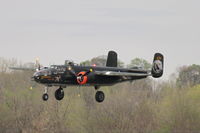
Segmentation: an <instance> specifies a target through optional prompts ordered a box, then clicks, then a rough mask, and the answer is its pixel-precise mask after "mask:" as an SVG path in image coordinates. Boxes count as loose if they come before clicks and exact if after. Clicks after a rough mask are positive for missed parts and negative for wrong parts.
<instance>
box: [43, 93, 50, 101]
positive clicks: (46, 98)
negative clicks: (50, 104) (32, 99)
mask: <svg viewBox="0 0 200 133" xmlns="http://www.w3.org/2000/svg"><path fill="white" fill-rule="evenodd" d="M42 99H43V101H47V100H48V99H49V95H48V94H47V93H45V94H43V96H42Z"/></svg>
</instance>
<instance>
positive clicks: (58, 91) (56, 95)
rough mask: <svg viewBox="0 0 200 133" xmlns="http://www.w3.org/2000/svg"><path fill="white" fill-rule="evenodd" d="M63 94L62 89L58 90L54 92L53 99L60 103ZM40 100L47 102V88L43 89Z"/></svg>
mask: <svg viewBox="0 0 200 133" xmlns="http://www.w3.org/2000/svg"><path fill="white" fill-rule="evenodd" d="M64 96H65V94H64V90H63V88H62V87H60V88H58V89H57V90H56V91H55V98H56V100H58V101H60V100H62V99H63V98H64ZM42 99H43V100H44V101H47V100H48V99H49V95H48V87H45V89H44V94H43V96H42Z"/></svg>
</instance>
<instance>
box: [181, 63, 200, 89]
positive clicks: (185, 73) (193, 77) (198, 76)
mask: <svg viewBox="0 0 200 133" xmlns="http://www.w3.org/2000/svg"><path fill="white" fill-rule="evenodd" d="M177 84H178V85H179V87H181V88H183V87H190V86H194V85H197V84H200V65H195V64H193V65H191V66H184V67H181V68H180V70H179V75H178V79H177Z"/></svg>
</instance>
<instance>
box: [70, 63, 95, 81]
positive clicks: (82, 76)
mask: <svg viewBox="0 0 200 133" xmlns="http://www.w3.org/2000/svg"><path fill="white" fill-rule="evenodd" d="M68 70H69V72H70V73H71V74H72V75H73V76H75V77H76V79H77V81H78V83H79V84H85V83H86V82H87V77H86V76H87V75H89V74H90V73H91V72H93V69H90V70H88V71H86V72H79V73H78V74H76V72H75V71H74V70H73V68H72V67H71V66H69V67H68Z"/></svg>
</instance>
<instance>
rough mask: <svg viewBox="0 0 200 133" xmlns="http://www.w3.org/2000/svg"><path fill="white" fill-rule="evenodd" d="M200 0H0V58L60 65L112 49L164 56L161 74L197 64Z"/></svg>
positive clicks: (123, 54) (123, 55)
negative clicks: (66, 61) (36, 60)
mask: <svg viewBox="0 0 200 133" xmlns="http://www.w3.org/2000/svg"><path fill="white" fill-rule="evenodd" d="M199 5H200V1H199V0H165V1H163V0H0V46H1V47H0V57H6V58H13V57H14V58H17V59H18V60H21V61H23V62H30V61H34V60H35V58H36V57H39V58H40V61H41V63H42V64H45V65H48V64H49V63H54V64H63V63H64V60H65V59H72V60H74V61H76V62H81V61H83V60H87V59H91V58H92V57H95V56H98V55H105V54H107V52H108V51H109V50H115V51H117V52H118V54H119V58H120V59H121V60H122V61H124V62H125V63H129V62H130V60H131V59H133V58H135V57H141V58H144V59H146V60H148V61H149V62H152V58H153V54H154V53H155V52H161V53H163V54H164V55H165V73H166V75H170V74H171V73H172V72H174V71H175V70H176V68H177V67H179V66H182V65H189V64H200V8H199Z"/></svg>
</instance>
